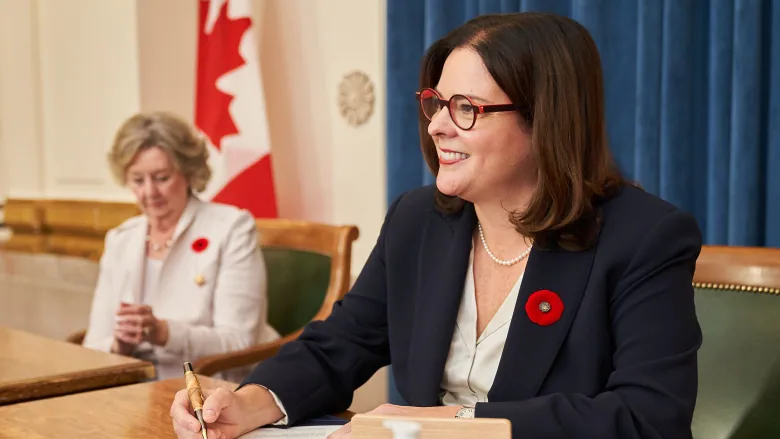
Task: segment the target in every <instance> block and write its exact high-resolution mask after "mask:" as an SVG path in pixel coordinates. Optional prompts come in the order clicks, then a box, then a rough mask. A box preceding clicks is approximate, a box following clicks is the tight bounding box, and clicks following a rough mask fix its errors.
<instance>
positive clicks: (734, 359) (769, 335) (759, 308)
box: [693, 289, 780, 439]
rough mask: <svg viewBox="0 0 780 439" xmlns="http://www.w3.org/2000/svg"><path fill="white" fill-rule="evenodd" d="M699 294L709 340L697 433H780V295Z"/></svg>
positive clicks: (706, 438) (760, 437) (739, 438)
mask: <svg viewBox="0 0 780 439" xmlns="http://www.w3.org/2000/svg"><path fill="white" fill-rule="evenodd" d="M695 294H696V308H697V309H696V312H697V314H698V318H699V322H700V324H701V327H702V332H703V334H704V341H703V344H702V347H701V350H700V351H699V396H698V401H697V403H696V411H695V413H694V419H693V436H694V438H695V439H722V438H728V439H748V438H756V439H765V438H766V439H768V438H780V417H777V418H775V416H776V415H778V414H780V404H779V403H780V363H779V362H778V361H779V360H780V349H779V347H780V296H776V295H771V294H755V293H748V292H742V291H732V290H712V289H697V290H696V293H695ZM769 416H771V417H772V418H771V419H770V418H769Z"/></svg>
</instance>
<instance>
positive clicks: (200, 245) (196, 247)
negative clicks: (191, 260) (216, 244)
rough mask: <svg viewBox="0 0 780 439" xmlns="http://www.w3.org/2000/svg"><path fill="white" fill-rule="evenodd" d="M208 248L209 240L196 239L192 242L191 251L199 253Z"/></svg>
mask: <svg viewBox="0 0 780 439" xmlns="http://www.w3.org/2000/svg"><path fill="white" fill-rule="evenodd" d="M208 247H209V240H208V239H206V238H198V239H196V240H195V241H193V242H192V251H194V252H195V253H200V252H202V251H203V250H206V249H207V248H208Z"/></svg>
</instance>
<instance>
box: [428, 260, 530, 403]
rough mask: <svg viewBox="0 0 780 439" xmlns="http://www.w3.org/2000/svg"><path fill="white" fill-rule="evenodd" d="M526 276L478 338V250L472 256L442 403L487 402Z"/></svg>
mask: <svg viewBox="0 0 780 439" xmlns="http://www.w3.org/2000/svg"><path fill="white" fill-rule="evenodd" d="M522 282H523V275H522V274H521V275H520V277H519V278H518V279H517V282H515V285H514V286H513V287H512V290H511V291H510V292H509V295H508V296H507V297H506V299H504V302H503V303H502V304H501V306H500V307H499V308H498V311H497V312H496V314H495V315H494V316H493V318H492V319H491V320H490V322H489V323H488V325H487V326H486V327H485V330H484V331H483V332H482V334H481V335H480V336H479V339H477V300H476V295H475V287H474V250H473V249H472V250H471V254H470V255H469V267H468V271H467V272H466V281H465V282H464V284H463V298H462V299H461V301H460V309H459V310H458V317H457V321H456V323H455V333H454V334H453V336H452V342H451V343H450V352H449V355H448V357H447V362H446V363H445V366H444V376H443V378H442V383H441V389H442V391H441V394H440V400H441V403H442V405H462V406H468V407H474V405H475V404H476V403H478V402H487V400H488V399H487V394H488V392H489V391H490V388H491V387H492V386H493V380H494V379H495V377H496V370H498V363H499V362H500V361H501V354H502V353H503V351H504V343H506V337H507V334H508V332H509V323H510V322H511V321H512V314H513V312H514V310H515V304H516V303H517V296H518V294H519V292H520V284H521V283H522Z"/></svg>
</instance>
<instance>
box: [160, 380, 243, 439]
mask: <svg viewBox="0 0 780 439" xmlns="http://www.w3.org/2000/svg"><path fill="white" fill-rule="evenodd" d="M203 396H204V397H205V398H206V400H205V401H204V403H203V420H204V421H206V432H207V433H208V437H209V439H212V438H220V439H233V438H236V437H238V436H239V435H241V434H242V433H243V432H242V431H241V426H240V423H241V422H240V421H241V418H242V416H241V412H240V409H239V405H238V404H237V403H236V394H235V393H234V392H231V391H230V390H227V389H222V388H219V389H203ZM171 418H172V419H173V431H174V432H176V436H177V437H178V438H179V439H203V436H201V433H200V422H198V418H196V417H195V413H194V412H193V410H192V408H191V407H190V401H189V399H187V389H182V390H180V391H178V392H177V393H176V397H175V398H174V399H173V405H171Z"/></svg>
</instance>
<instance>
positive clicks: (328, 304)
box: [193, 219, 360, 375]
mask: <svg viewBox="0 0 780 439" xmlns="http://www.w3.org/2000/svg"><path fill="white" fill-rule="evenodd" d="M256 224H257V229H258V231H259V232H260V246H261V247H278V248H285V249H292V250H303V251H310V252H315V253H320V254H323V255H327V256H330V258H331V266H330V281H329V283H328V290H327V292H326V294H325V298H324V300H323V302H322V305H321V306H320V309H319V311H317V314H315V315H314V317H313V318H312V321H315V320H324V319H325V318H327V317H328V316H329V315H330V312H331V309H332V308H333V304H335V303H336V301H338V300H341V299H342V298H343V297H344V295H345V294H346V293H347V291H349V288H350V286H351V278H352V273H351V267H352V242H353V241H355V240H356V239H357V238H358V236H359V235H360V233H359V231H358V228H357V227H355V226H331V225H325V224H316V223H309V222H304V221H296V220H266V219H258V220H256ZM301 332H303V328H300V329H298V330H297V331H295V332H293V333H291V334H287V335H285V336H283V337H282V338H280V339H279V340H276V341H273V342H270V343H264V344H259V345H255V346H250V347H248V348H246V349H241V350H238V351H233V352H227V353H224V354H216V355H210V356H207V357H203V358H201V359H199V360H198V361H196V362H195V363H194V364H193V367H194V369H195V372H196V373H198V374H201V375H213V374H215V373H217V372H219V371H223V370H226V369H231V368H235V367H241V366H248V365H251V364H254V363H257V362H260V361H263V360H265V359H268V358H270V357H272V356H273V355H275V354H276V353H277V352H278V351H279V349H280V348H281V347H282V346H284V345H285V344H286V343H289V342H290V341H293V340H295V339H297V338H298V336H299V335H300V334H301Z"/></svg>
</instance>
